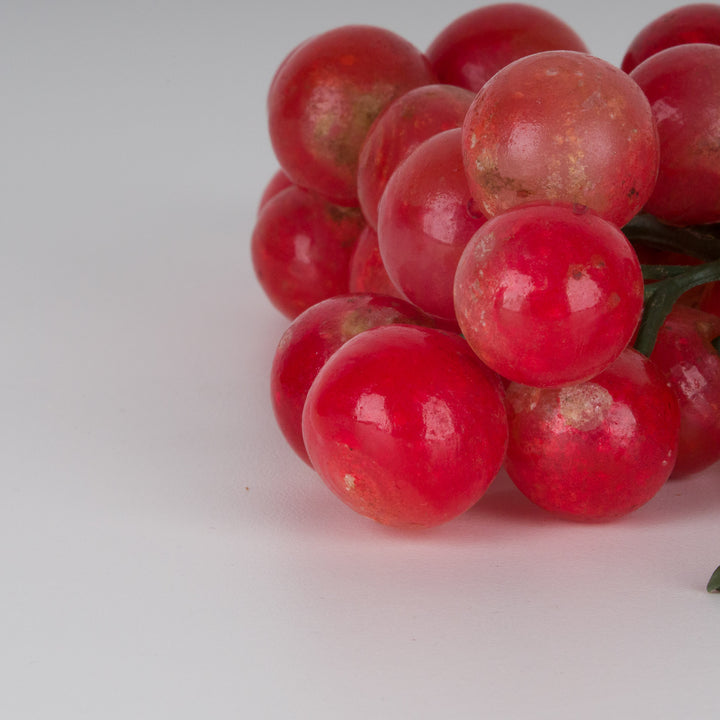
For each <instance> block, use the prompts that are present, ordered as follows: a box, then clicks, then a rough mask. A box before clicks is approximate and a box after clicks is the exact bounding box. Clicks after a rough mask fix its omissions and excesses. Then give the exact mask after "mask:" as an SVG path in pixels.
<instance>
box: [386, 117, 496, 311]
mask: <svg viewBox="0 0 720 720" xmlns="http://www.w3.org/2000/svg"><path fill="white" fill-rule="evenodd" d="M461 134H462V131H461V130H460V128H456V129H454V130H446V131H445V132H441V133H438V134H437V135H435V136H433V137H431V138H429V139H428V140H426V141H425V142H423V143H421V144H420V145H419V146H418V147H417V148H416V149H415V150H414V151H413V152H412V153H411V154H410V155H409V157H408V158H406V159H405V160H404V161H403V162H402V163H401V164H400V165H399V166H398V168H397V169H396V170H395V172H394V173H393V175H392V177H391V178H390V181H389V182H388V184H387V187H386V188H385V193H384V195H383V198H382V201H381V202H380V214H379V223H378V241H379V245H380V255H381V256H382V260H383V263H384V265H385V268H386V270H387V273H388V275H389V277H390V279H391V280H392V282H393V284H394V285H395V286H396V287H398V288H399V289H400V290H401V291H402V293H403V294H404V295H405V297H407V298H408V299H409V300H410V301H411V302H413V303H414V304H415V305H417V306H418V307H420V308H422V309H423V310H424V311H425V312H427V313H430V314H431V315H435V316H437V317H440V318H443V319H445V320H454V319H455V308H454V305H453V282H454V278H455V270H456V268H457V264H458V260H459V259H460V256H461V255H462V252H463V250H464V249H465V246H466V245H467V243H468V241H469V240H470V238H471V237H472V235H473V234H474V233H475V231H476V230H478V228H480V227H481V226H482V225H483V223H484V222H485V221H486V218H485V217H484V216H483V215H482V214H480V213H473V212H472V208H473V207H474V203H473V200H472V198H471V196H470V190H469V188H468V182H467V178H466V177H465V172H464V169H463V157H462V147H461Z"/></svg>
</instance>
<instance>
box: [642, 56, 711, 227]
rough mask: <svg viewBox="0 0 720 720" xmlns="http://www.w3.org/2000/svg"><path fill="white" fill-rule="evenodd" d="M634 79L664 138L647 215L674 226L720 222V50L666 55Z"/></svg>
mask: <svg viewBox="0 0 720 720" xmlns="http://www.w3.org/2000/svg"><path fill="white" fill-rule="evenodd" d="M630 77H631V78H632V79H633V80H634V81H635V82H637V83H638V85H639V86H640V87H641V88H642V90H643V92H644V93H645V95H646V96H647V98H648V100H649V101H650V104H651V106H652V111H653V114H654V116H655V121H656V123H657V130H658V135H659V138H660V171H659V175H658V178H657V183H656V185H655V189H654V190H653V193H652V195H651V196H650V198H649V199H648V201H647V203H646V205H645V210H646V211H647V212H649V213H651V214H653V215H655V216H656V217H657V218H659V219H660V220H663V221H665V222H667V223H669V224H672V225H694V224H702V223H711V222H717V221H720V123H718V116H719V115H720V46H717V45H702V44H688V45H678V46H676V47H671V48H668V49H667V50H662V51H660V52H658V53H655V54H654V55H651V56H650V57H649V58H648V59H647V60H645V61H644V62H642V63H640V65H638V66H637V67H636V68H635V69H634V70H633V71H632V72H631V73H630Z"/></svg>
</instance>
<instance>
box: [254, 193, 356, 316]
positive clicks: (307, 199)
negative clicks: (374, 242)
mask: <svg viewBox="0 0 720 720" xmlns="http://www.w3.org/2000/svg"><path fill="white" fill-rule="evenodd" d="M364 226H365V221H364V220H363V217H362V215H361V213H360V211H359V210H358V209H357V208H346V207H340V206H339V205H334V204H333V203H329V202H327V201H326V200H324V199H323V198H322V197H321V196H320V195H318V194H316V193H311V192H308V191H307V190H302V189H301V188H299V187H297V186H296V185H293V186H291V187H288V188H286V189H285V190H281V191H280V192H279V193H277V194H276V195H275V196H274V197H272V198H271V199H270V200H269V201H268V202H267V203H266V204H265V205H264V206H263V208H262V210H261V211H260V212H259V214H258V217H257V222H256V224H255V228H254V230H253V234H252V240H251V255H252V262H253V267H254V269H255V274H256V275H257V278H258V280H259V282H260V285H261V286H262V288H263V290H264V291H265V294H266V295H267V297H268V298H269V299H270V301H271V302H272V304H273V305H274V306H275V307H276V308H277V309H278V310H279V311H280V312H281V313H283V315H285V316H286V317H288V318H291V319H292V318H294V317H296V316H297V315H299V314H300V313H301V312H302V311H303V310H305V309H306V308H309V307H310V306H311V305H314V304H315V303H317V302H320V300H324V299H325V298H328V297H331V296H333V295H338V294H340V293H346V292H348V283H349V276H350V259H351V257H352V253H353V250H354V248H355V243H356V242H357V238H358V235H359V234H360V231H361V230H362V229H363V227H364Z"/></svg>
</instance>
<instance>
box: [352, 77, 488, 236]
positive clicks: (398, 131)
mask: <svg viewBox="0 0 720 720" xmlns="http://www.w3.org/2000/svg"><path fill="white" fill-rule="evenodd" d="M474 97H475V95H474V94H473V93H471V92H470V91H469V90H464V89H463V88H459V87H454V86H453V85H423V86H422V87H419V88H415V89H414V90H409V91H408V92H406V93H405V94H404V95H401V96H400V97H399V98H397V99H396V100H394V101H393V102H392V103H390V105H389V106H388V107H387V108H386V109H385V110H383V112H382V113H381V114H380V115H379V116H378V117H377V119H376V120H375V122H374V123H373V124H372V126H371V127H370V130H369V131H368V134H367V137H366V138H365V142H364V143H363V145H362V147H361V148H360V158H359V160H358V178H357V180H358V198H359V200H360V208H361V210H362V211H363V215H364V216H365V219H366V220H367V222H368V224H369V225H370V226H371V227H373V228H377V223H378V205H379V203H380V198H381V197H382V194H383V191H384V190H385V186H386V185H387V182H388V180H389V179H390V176H391V175H392V173H393V171H394V170H395V168H396V167H397V166H398V165H399V164H400V162H401V161H402V160H404V159H405V158H406V157H407V156H408V155H410V153H411V152H412V151H413V150H414V149H415V148H416V147H417V146H418V145H419V144H420V143H421V142H423V140H426V139H427V138H429V137H431V136H433V135H435V134H436V133H439V132H442V131H443V130H449V129H451V128H459V127H461V126H462V124H463V120H464V119H465V113H467V110H468V108H469V107H470V103H471V102H472V101H473V98H474Z"/></svg>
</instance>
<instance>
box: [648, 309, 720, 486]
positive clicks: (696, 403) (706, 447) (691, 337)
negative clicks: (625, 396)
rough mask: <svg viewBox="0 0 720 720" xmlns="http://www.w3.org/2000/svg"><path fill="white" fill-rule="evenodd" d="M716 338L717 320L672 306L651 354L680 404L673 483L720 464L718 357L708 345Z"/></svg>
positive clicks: (719, 330)
mask: <svg viewBox="0 0 720 720" xmlns="http://www.w3.org/2000/svg"><path fill="white" fill-rule="evenodd" d="M718 336H720V317H717V316H716V315H710V314H708V313H704V312H702V311H701V310H697V309H694V308H691V307H686V306H683V305H676V306H675V307H674V308H673V310H672V312H671V313H670V315H668V317H667V318H666V320H665V323H664V324H663V326H662V327H661V328H660V332H659V333H658V337H657V341H656V342H655V347H654V348H653V351H652V354H651V355H650V358H651V360H653V361H654V362H655V363H656V364H657V366H658V367H659V368H660V369H661V370H662V371H663V372H664V373H665V375H666V376H667V377H668V379H669V380H670V384H671V386H672V388H673V390H674V391H675V394H676V395H677V397H678V400H679V403H680V444H679V448H678V457H677V463H676V465H675V469H674V471H673V475H672V476H673V477H676V478H679V477H685V476H687V475H691V474H693V473H696V472H699V471H700V470H704V469H705V468H706V467H709V466H710V465H712V464H713V463H714V462H716V461H717V460H720V355H718V353H717V351H716V350H715V348H714V347H713V346H712V344H711V341H712V340H714V339H715V338H717V337H718Z"/></svg>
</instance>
